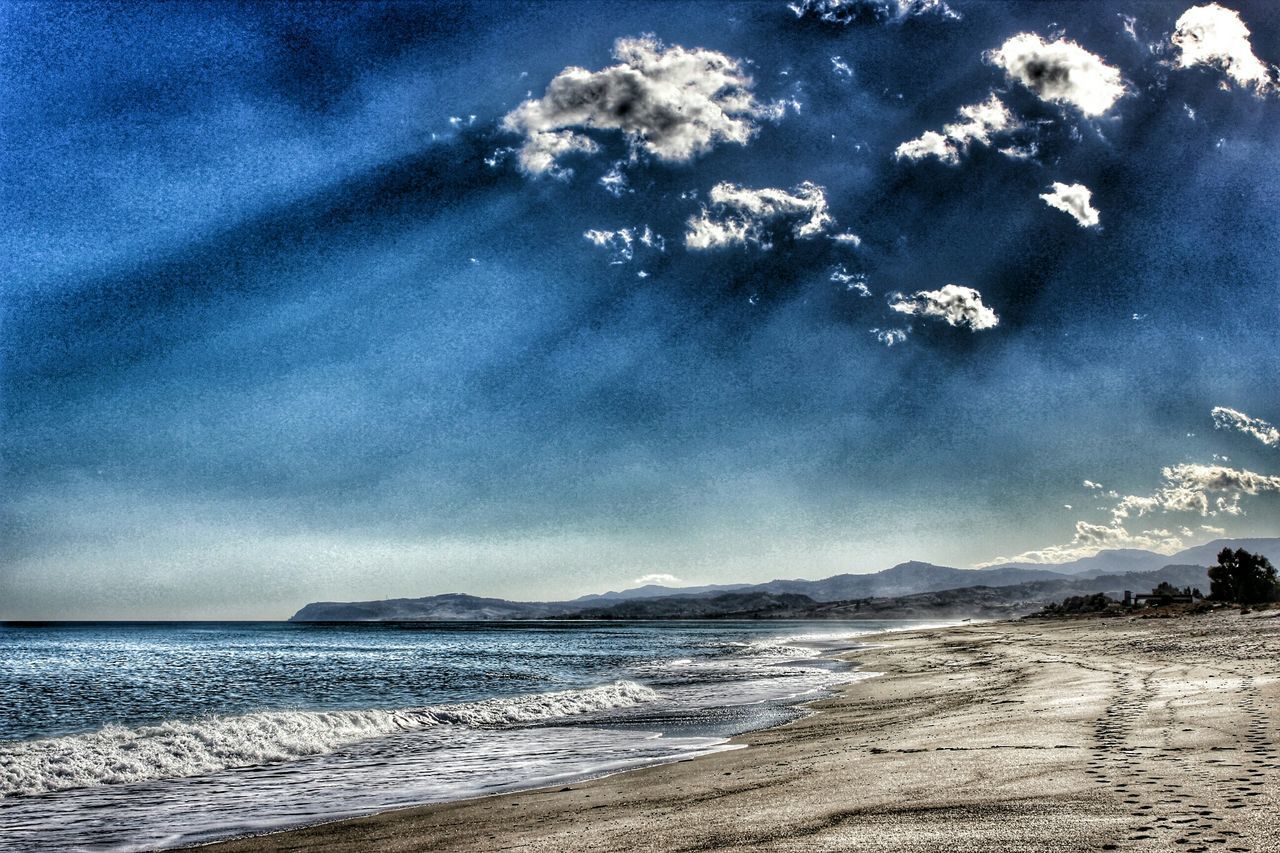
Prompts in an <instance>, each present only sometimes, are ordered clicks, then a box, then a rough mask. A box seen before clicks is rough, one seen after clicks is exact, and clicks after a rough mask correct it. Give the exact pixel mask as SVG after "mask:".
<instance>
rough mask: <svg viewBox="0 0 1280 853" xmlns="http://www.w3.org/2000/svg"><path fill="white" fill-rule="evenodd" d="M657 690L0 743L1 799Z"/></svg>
mask: <svg viewBox="0 0 1280 853" xmlns="http://www.w3.org/2000/svg"><path fill="white" fill-rule="evenodd" d="M657 698H658V694H657V693H655V692H654V691H653V690H651V689H650V688H648V687H645V686H643V685H640V684H636V683H635V682H632V681H617V682H614V683H613V684H607V685H603V686H601V687H592V688H588V689H585V690H565V691H558V692H555V693H539V694H534V695H529V696H516V697H512V698H508V699H488V700H484V701H480V702H467V703H463V704H457V705H438V706H434V707H425V708H404V709H397V710H367V711H262V712H258V713H253V714H243V715H240V716H228V717H218V716H213V717H206V718H203V719H199V720H191V721H179V720H172V721H166V722H163V723H160V724H158V725H154V726H141V727H138V728H126V727H124V726H115V725H111V726H106V727H104V728H102V729H100V730H99V731H96V732H90V733H87V734H78V735H68V736H66V737H58V738H46V739H43V740H31V741H17V742H12V743H6V744H0V799H2V798H4V797H7V796H14V795H27V794H40V793H45V792H49V791H63V790H67V789H70V788H88V787H94V786H97V785H112V784H121V783H126V782H141V781H146V780H151V779H168V778H176V777H182V776H197V775H202V774H205V773H213V772H217V771H219V770H226V769H229V768H233V767H247V766H251V765H257V764H270V763H274V762H280V761H290V760H293V759H297V758H304V757H306V756H311V755H321V754H324V753H328V752H333V751H334V750H336V749H338V748H340V747H342V746H345V745H347V744H351V743H355V742H357V741H361V740H366V739H368V738H374V737H379V736H382V735H388V734H392V733H395V732H399V731H408V730H414V729H423V728H429V727H433V726H440V725H458V726H466V727H469V728H485V727H497V726H513V725H520V724H526V723H534V722H539V721H541V720H548V719H554V718H557V717H568V716H573V715H577V714H586V713H590V712H593V711H604V710H609V709H611V708H629V707H633V706H635V705H639V704H642V703H644V702H651V701H653V700H655V699H657Z"/></svg>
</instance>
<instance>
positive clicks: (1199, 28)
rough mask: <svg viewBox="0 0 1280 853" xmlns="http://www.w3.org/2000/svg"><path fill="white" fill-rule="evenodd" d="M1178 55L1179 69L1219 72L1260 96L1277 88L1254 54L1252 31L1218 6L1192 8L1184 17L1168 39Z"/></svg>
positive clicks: (1228, 11) (1234, 13)
mask: <svg viewBox="0 0 1280 853" xmlns="http://www.w3.org/2000/svg"><path fill="white" fill-rule="evenodd" d="M1169 40H1170V41H1171V42H1173V46H1174V48H1175V49H1176V51H1177V54H1178V65H1179V66H1181V67H1182V68H1191V67H1192V66H1195V65H1208V66H1211V67H1213V68H1217V69H1218V70H1220V71H1221V72H1222V73H1224V74H1226V75H1227V76H1228V77H1229V78H1231V79H1232V80H1234V81H1235V82H1236V84H1237V85H1239V86H1243V87H1246V88H1252V89H1253V90H1254V91H1255V92H1256V93H1258V94H1259V95H1261V94H1263V93H1264V92H1266V91H1268V90H1269V89H1272V88H1274V84H1273V83H1272V81H1271V73H1270V72H1269V71H1268V70H1267V67H1266V66H1265V65H1263V64H1262V61H1261V60H1259V59H1258V57H1256V56H1254V54H1253V44H1252V43H1251V42H1250V40H1249V28H1248V27H1246V26H1245V25H1244V21H1242V20H1240V14H1239V13H1238V12H1235V11H1234V10H1232V9H1225V8H1223V7H1222V6H1219V5H1218V4H1217V3H1210V4H1208V5H1206V6H1192V7H1191V8H1190V9H1188V10H1187V11H1185V12H1183V13H1182V17H1180V18H1178V23H1177V26H1176V28H1175V29H1174V32H1173V35H1172V36H1171V37H1170V39H1169Z"/></svg>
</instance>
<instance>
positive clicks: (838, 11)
mask: <svg viewBox="0 0 1280 853" xmlns="http://www.w3.org/2000/svg"><path fill="white" fill-rule="evenodd" d="M787 8H788V9H790V10H791V11H792V12H795V14H796V17H797V18H803V17H805V16H806V15H808V16H810V17H814V18H817V19H818V20H820V21H825V22H826V23H828V24H852V23H854V22H855V21H859V22H860V21H867V22H871V21H879V22H888V21H893V22H901V21H905V20H906V19H907V18H912V17H915V16H916V15H928V14H936V15H938V16H940V17H942V18H947V19H950V20H953V21H958V20H960V13H959V12H957V11H955V10H954V9H952V8H951V7H950V6H948V5H947V4H946V3H945V2H944V0H794V2H791V3H788V4H787Z"/></svg>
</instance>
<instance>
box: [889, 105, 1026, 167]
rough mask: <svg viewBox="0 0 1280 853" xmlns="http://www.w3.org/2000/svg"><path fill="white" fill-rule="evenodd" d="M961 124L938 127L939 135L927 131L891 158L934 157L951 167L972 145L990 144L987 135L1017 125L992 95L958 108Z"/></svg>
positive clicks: (905, 143)
mask: <svg viewBox="0 0 1280 853" xmlns="http://www.w3.org/2000/svg"><path fill="white" fill-rule="evenodd" d="M960 117H961V118H962V119H963V121H958V122H953V123H952V124H945V125H943V126H942V132H941V133H938V132H937V131H934V130H927V131H925V132H924V133H923V134H922V135H921V136H919V137H918V138H916V139H911V140H908V141H906V142H904V143H902V144H901V145H899V146H898V147H897V149H896V150H895V151H894V152H893V156H894V157H896V158H898V159H899V160H923V159H924V158H926V157H937V158H938V159H939V160H941V161H942V162H944V163H949V164H950V165H952V166H955V165H958V164H959V163H960V157H961V155H963V154H964V153H965V152H966V151H967V150H968V148H969V145H970V144H971V143H973V142H980V143H982V144H983V145H990V144H991V135H992V134H993V133H999V132H1001V131H1005V130H1012V129H1013V128H1015V127H1016V126H1017V125H1016V123H1015V122H1014V119H1013V114H1012V113H1010V112H1009V110H1008V108H1007V107H1006V106H1005V105H1004V102H1003V101H1001V100H1000V99H999V98H998V97H996V96H995V95H994V94H992V95H991V97H989V98H987V99H986V100H985V101H983V102H982V103H980V104H970V105H969V106H967V107H961V108H960Z"/></svg>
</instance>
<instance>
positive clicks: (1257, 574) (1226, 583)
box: [1209, 548, 1280, 604]
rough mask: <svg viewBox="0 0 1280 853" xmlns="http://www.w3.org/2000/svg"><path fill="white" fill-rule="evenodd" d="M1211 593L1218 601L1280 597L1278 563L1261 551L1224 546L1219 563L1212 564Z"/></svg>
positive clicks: (1247, 600)
mask: <svg viewBox="0 0 1280 853" xmlns="http://www.w3.org/2000/svg"><path fill="white" fill-rule="evenodd" d="M1209 597H1210V598H1212V599H1215V600H1217V601H1236V602H1239V603H1240V604H1258V603H1260V602H1263V601H1275V600H1277V599H1280V580H1278V579H1277V577H1276V569H1275V566H1273V565H1271V561H1270V560H1268V559H1267V558H1266V557H1265V556H1263V555H1262V554H1250V553H1249V552H1248V551H1246V550H1244V549H1243V548H1237V549H1236V550H1234V551H1232V550H1231V549H1230V548H1223V549H1222V550H1221V551H1220V552H1219V553H1218V565H1216V566H1211V567H1210V568H1209Z"/></svg>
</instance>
